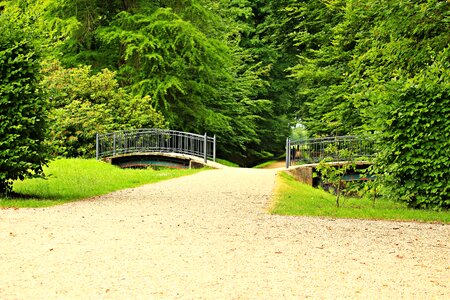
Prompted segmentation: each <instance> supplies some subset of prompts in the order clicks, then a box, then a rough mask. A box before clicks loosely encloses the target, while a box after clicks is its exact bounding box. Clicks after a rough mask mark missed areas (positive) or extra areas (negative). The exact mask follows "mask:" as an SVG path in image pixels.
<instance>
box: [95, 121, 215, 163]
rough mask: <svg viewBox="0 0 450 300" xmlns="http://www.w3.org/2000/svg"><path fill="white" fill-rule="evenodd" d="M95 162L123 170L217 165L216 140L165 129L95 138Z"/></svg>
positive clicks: (144, 130) (117, 132)
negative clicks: (102, 161)
mask: <svg viewBox="0 0 450 300" xmlns="http://www.w3.org/2000/svg"><path fill="white" fill-rule="evenodd" d="M95 149H96V158H97V160H98V159H105V160H109V161H111V162H112V163H113V164H117V165H120V166H122V167H140V166H149V165H156V166H165V167H187V166H189V165H190V164H192V162H194V163H195V162H199V161H200V162H203V163H205V164H206V163H207V162H208V160H212V161H216V136H213V137H209V136H207V134H206V133H205V134H204V135H200V134H194V133H189V132H181V131H175V130H166V129H154V128H153V129H146V128H144V129H134V130H122V131H116V132H112V133H105V134H97V135H96V147H95Z"/></svg>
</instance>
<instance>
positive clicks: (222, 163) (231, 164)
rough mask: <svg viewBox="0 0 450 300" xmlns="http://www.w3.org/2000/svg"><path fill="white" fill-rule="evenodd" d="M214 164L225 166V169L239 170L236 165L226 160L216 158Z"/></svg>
mask: <svg viewBox="0 0 450 300" xmlns="http://www.w3.org/2000/svg"><path fill="white" fill-rule="evenodd" d="M216 162H217V163H219V164H221V165H224V166H227V167H233V168H239V165H238V164H236V163H234V162H231V161H229V160H226V159H222V158H217V159H216Z"/></svg>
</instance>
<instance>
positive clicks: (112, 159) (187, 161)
mask: <svg viewBox="0 0 450 300" xmlns="http://www.w3.org/2000/svg"><path fill="white" fill-rule="evenodd" d="M139 157H150V158H152V157H153V158H161V157H162V158H169V159H172V160H173V161H174V163H175V162H176V161H178V162H179V164H180V166H181V165H187V166H188V167H194V168H198V167H205V166H206V167H210V168H214V169H222V168H223V167H224V166H223V165H221V164H219V163H216V162H213V161H210V160H208V161H207V162H206V163H205V162H204V160H203V159H202V158H200V157H198V156H193V155H187V154H180V153H171V152H134V153H125V154H120V155H115V156H108V157H105V158H103V160H104V161H106V162H109V163H112V164H117V162H119V161H121V160H124V159H126V158H130V160H129V162H130V163H129V165H128V166H129V167H133V166H135V167H137V166H139V160H138V158H139ZM133 158H136V161H135V162H134V163H133ZM144 164H145V163H144ZM147 165H149V166H150V165H151V164H147ZM152 165H153V164H152ZM155 165H156V166H163V167H171V166H170V165H167V164H159V165H158V164H155ZM172 167H173V166H172Z"/></svg>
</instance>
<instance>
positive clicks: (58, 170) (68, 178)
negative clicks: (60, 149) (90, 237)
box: [0, 159, 199, 207]
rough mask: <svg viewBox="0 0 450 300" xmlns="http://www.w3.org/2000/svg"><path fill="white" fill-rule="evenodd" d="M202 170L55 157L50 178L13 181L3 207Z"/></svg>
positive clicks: (77, 197) (101, 191) (1, 200)
mask: <svg viewBox="0 0 450 300" xmlns="http://www.w3.org/2000/svg"><path fill="white" fill-rule="evenodd" d="M197 172H199V170H186V169H182V170H177V169H164V170H159V171H154V170H151V169H147V170H139V169H120V168H119V167H116V166H113V165H110V164H107V163H104V162H100V161H96V160H85V159H58V160H55V161H52V162H51V163H50V164H49V167H48V168H45V174H46V175H47V176H48V179H27V180H24V181H17V182H15V183H14V186H13V187H14V192H15V193H17V194H19V197H18V198H17V197H15V198H12V199H11V198H8V199H5V198H0V207H46V206H52V205H57V204H62V203H65V202H70V201H74V200H80V199H85V198H89V197H93V196H99V195H104V194H107V193H110V192H113V191H117V190H121V189H125V188H132V187H137V186H140V185H143V184H148V183H154V182H158V181H161V180H166V179H171V178H175V177H179V176H184V175H190V174H194V173H197Z"/></svg>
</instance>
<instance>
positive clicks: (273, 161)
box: [253, 160, 277, 169]
mask: <svg viewBox="0 0 450 300" xmlns="http://www.w3.org/2000/svg"><path fill="white" fill-rule="evenodd" d="M276 162H277V161H276V160H269V161H266V162H263V163H262V164H259V165H256V166H254V167H253V168H254V169H264V168H266V167H268V166H270V165H273V164H274V163H276Z"/></svg>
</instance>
